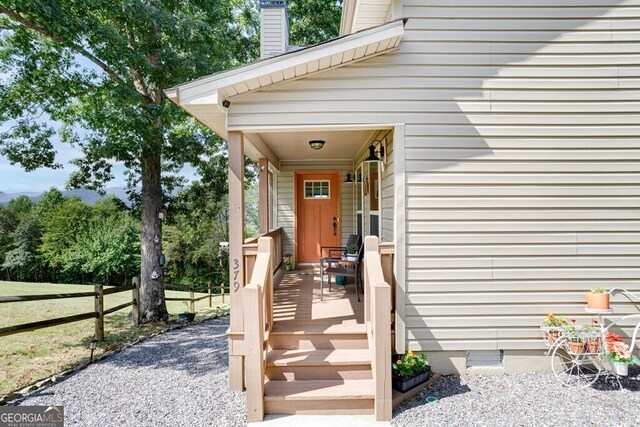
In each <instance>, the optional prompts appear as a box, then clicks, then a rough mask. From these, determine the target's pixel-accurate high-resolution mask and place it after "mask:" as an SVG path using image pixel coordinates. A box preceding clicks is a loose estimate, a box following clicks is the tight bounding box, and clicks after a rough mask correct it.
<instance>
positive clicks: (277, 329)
mask: <svg viewBox="0 0 640 427" xmlns="http://www.w3.org/2000/svg"><path fill="white" fill-rule="evenodd" d="M366 333H367V326H366V325H365V324H350V325H322V324H318V323H317V322H316V323H315V324H314V323H307V324H305V323H293V324H291V323H289V324H282V323H279V322H275V323H274V324H273V329H272V331H271V334H278V335H285V334H292V335H351V334H357V335H360V334H366Z"/></svg>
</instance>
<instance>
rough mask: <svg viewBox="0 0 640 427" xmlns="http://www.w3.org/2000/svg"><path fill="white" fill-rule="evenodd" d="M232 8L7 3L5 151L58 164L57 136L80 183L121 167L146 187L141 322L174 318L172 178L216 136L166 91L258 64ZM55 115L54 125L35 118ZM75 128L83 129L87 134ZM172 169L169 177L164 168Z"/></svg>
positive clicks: (161, 1)
mask: <svg viewBox="0 0 640 427" xmlns="http://www.w3.org/2000/svg"><path fill="white" fill-rule="evenodd" d="M234 6H235V0H234V1H224V2H222V1H219V0H182V1H176V0H155V1H154V0H131V1H127V2H118V1H115V2H104V1H97V0H49V1H38V0H2V1H1V2H0V72H4V73H7V74H9V75H10V78H9V79H7V81H5V82H3V83H0V123H3V122H4V123H7V122H8V123H9V124H10V125H11V126H10V127H9V128H8V130H4V131H2V132H0V154H3V155H5V156H7V158H8V159H9V160H10V161H11V162H15V163H19V164H21V165H22V166H23V167H24V168H25V169H26V170H27V171H29V170H33V169H35V168H37V167H43V166H44V167H51V168H57V167H60V165H59V164H58V163H56V161H55V150H54V147H53V142H52V141H53V140H52V138H53V137H54V135H56V134H57V135H58V136H59V137H60V139H61V141H63V142H66V143H72V144H75V145H76V146H77V147H79V148H80V149H81V150H82V152H83V157H82V158H80V159H77V160H76V161H75V164H76V166H77V167H78V172H77V173H75V174H74V175H73V176H72V177H71V179H70V182H69V185H70V186H72V187H85V188H95V189H99V188H102V187H103V185H104V184H105V183H106V182H108V181H109V180H110V179H112V177H113V173H112V167H113V164H114V162H119V163H121V164H123V165H124V166H125V167H126V169H127V170H128V174H129V175H128V179H129V184H130V187H132V188H134V187H136V185H137V184H140V185H141V191H140V203H141V216H142V227H141V264H142V265H141V303H142V317H143V319H142V320H143V321H156V320H164V319H166V318H167V311H166V305H165V301H164V293H163V280H162V274H161V266H160V265H159V259H160V254H161V252H162V242H160V243H155V242H154V240H155V239H156V238H160V237H161V236H162V226H161V221H160V219H159V218H158V212H159V210H160V208H161V206H162V204H163V188H162V187H163V184H164V186H165V188H166V189H167V190H169V191H170V190H171V188H172V187H173V186H175V185H178V184H180V183H181V181H180V179H179V178H177V177H176V176H174V175H172V174H173V173H175V172H176V171H178V170H179V169H180V167H181V166H182V165H183V164H184V163H185V162H189V163H192V164H195V165H198V164H200V163H202V160H201V157H200V155H201V154H202V153H203V152H204V150H205V148H207V147H215V146H217V144H219V140H218V139H217V138H215V137H213V136H212V135H211V134H210V133H209V132H206V131H204V130H203V128H202V127H201V126H200V125H198V124H197V123H196V122H195V120H193V119H190V118H187V116H186V115H185V114H184V113H182V112H181V111H179V110H178V109H177V108H176V107H175V106H173V105H172V104H171V103H170V102H169V101H168V100H167V99H166V97H165V95H164V92H163V91H164V89H167V88H169V87H172V86H173V85H176V84H178V83H183V82H184V81H187V80H190V79H194V78H197V77H200V76H202V75H206V74H210V73H213V72H215V71H218V70H221V69H225V68H229V67H230V66H233V65H236V64H239V63H243V62H246V61H247V60H249V59H251V57H250V52H251V49H249V45H248V42H247V41H246V40H245V39H244V38H243V37H242V35H241V33H240V29H238V28H236V26H234V25H232V23H233V19H234V16H233V12H234ZM43 117H44V118H45V119H46V118H50V119H51V121H54V122H55V124H57V125H58V126H54V124H51V123H47V122H44V121H43V120H39V119H38V118H43ZM78 128H81V129H82V131H81V132H79V131H78ZM163 170H164V171H165V172H167V173H166V174H165V176H164V177H163V176H162V171H163Z"/></svg>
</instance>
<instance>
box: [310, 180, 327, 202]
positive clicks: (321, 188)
mask: <svg viewBox="0 0 640 427" xmlns="http://www.w3.org/2000/svg"><path fill="white" fill-rule="evenodd" d="M330 190H331V186H330V184H329V181H305V182H304V198H305V199H328V198H329V197H330V194H331V193H330Z"/></svg>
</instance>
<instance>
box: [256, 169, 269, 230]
mask: <svg viewBox="0 0 640 427" xmlns="http://www.w3.org/2000/svg"><path fill="white" fill-rule="evenodd" d="M258 166H260V176H259V177H258V184H259V187H258V190H259V198H258V206H259V208H258V218H259V223H260V234H263V233H268V232H269V160H267V159H266V158H264V157H261V158H260V160H259V162H258Z"/></svg>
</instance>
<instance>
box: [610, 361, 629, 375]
mask: <svg viewBox="0 0 640 427" xmlns="http://www.w3.org/2000/svg"><path fill="white" fill-rule="evenodd" d="M612 365H613V373H614V374H616V375H620V376H621V377H626V376H627V375H629V365H627V364H626V363H618V362H612Z"/></svg>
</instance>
